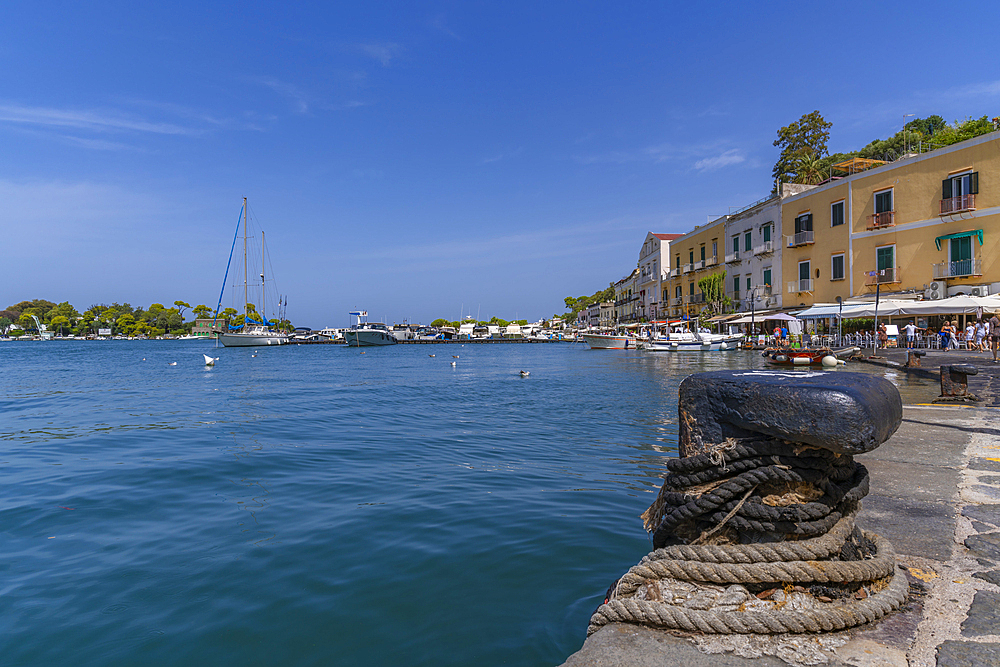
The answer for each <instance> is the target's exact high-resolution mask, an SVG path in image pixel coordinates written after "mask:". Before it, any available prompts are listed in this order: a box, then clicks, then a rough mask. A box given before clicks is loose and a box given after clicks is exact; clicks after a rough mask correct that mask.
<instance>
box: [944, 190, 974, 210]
mask: <svg viewBox="0 0 1000 667" xmlns="http://www.w3.org/2000/svg"><path fill="white" fill-rule="evenodd" d="M975 210H976V195H960V196H958V197H950V198H948V199H942V200H941V215H951V214H952V213H961V212H962V211H975Z"/></svg>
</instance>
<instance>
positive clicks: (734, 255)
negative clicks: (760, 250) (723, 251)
mask: <svg viewBox="0 0 1000 667" xmlns="http://www.w3.org/2000/svg"><path fill="white" fill-rule="evenodd" d="M738 261H740V253H739V251H738V250H737V251H736V252H731V253H729V254H728V255H726V264H729V263H730V262H738Z"/></svg>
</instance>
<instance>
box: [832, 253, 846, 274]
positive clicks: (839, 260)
mask: <svg viewBox="0 0 1000 667" xmlns="http://www.w3.org/2000/svg"><path fill="white" fill-rule="evenodd" d="M843 279H844V254H843V253H841V254H839V255H834V256H833V257H831V258H830V280H843Z"/></svg>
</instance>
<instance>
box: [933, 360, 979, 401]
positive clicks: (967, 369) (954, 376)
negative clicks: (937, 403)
mask: <svg viewBox="0 0 1000 667" xmlns="http://www.w3.org/2000/svg"><path fill="white" fill-rule="evenodd" d="M978 374H979V369H978V368H976V367H975V366H973V365H972V364H951V365H950V366H942V367H941V396H940V398H941V399H949V398H951V399H961V400H971V401H975V400H978V399H977V398H976V397H975V396H974V395H972V394H970V393H969V376H970V375H978Z"/></svg>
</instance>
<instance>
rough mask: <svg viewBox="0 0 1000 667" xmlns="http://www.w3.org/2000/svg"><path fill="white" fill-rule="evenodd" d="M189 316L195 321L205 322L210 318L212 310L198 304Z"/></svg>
mask: <svg viewBox="0 0 1000 667" xmlns="http://www.w3.org/2000/svg"><path fill="white" fill-rule="evenodd" d="M191 314H193V315H194V316H195V318H196V319H199V320H205V319H208V318H209V317H211V316H212V309H211V308H209V307H208V306H206V305H204V304H199V305H197V306H195V307H194V308H192V309H191Z"/></svg>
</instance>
